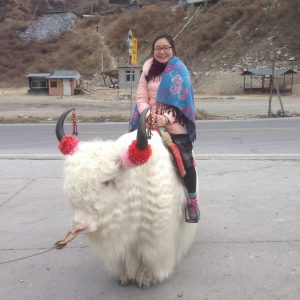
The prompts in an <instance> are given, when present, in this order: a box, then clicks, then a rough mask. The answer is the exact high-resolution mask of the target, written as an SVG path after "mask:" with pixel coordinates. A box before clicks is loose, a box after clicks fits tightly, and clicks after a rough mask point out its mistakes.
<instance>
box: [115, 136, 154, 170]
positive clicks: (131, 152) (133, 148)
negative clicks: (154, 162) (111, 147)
mask: <svg viewBox="0 0 300 300" xmlns="http://www.w3.org/2000/svg"><path fill="white" fill-rule="evenodd" d="M151 154H152V149H151V146H150V145H149V144H148V145H147V148H145V149H139V148H138V147H137V141H136V140H133V141H132V143H131V145H129V146H128V148H127V149H125V150H124V151H123V152H122V153H121V162H122V165H123V167H124V168H133V167H136V166H141V165H143V164H144V163H146V162H147V161H148V160H149V158H150V156H151Z"/></svg>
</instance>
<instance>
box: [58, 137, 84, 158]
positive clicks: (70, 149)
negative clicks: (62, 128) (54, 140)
mask: <svg viewBox="0 0 300 300" xmlns="http://www.w3.org/2000/svg"><path fill="white" fill-rule="evenodd" d="M79 142H80V141H79V140H78V139H77V138H76V137H74V136H72V135H67V136H64V137H63V138H62V139H61V141H60V143H59V145H58V149H59V150H60V152H61V153H62V154H64V155H67V154H69V155H72V154H73V153H74V152H75V150H76V146H77V145H78V143H79Z"/></svg>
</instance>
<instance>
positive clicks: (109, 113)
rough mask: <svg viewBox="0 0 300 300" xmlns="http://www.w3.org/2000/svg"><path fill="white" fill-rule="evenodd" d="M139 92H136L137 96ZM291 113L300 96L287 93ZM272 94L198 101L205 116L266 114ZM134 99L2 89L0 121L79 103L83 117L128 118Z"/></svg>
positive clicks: (40, 116) (30, 118)
mask: <svg viewBox="0 0 300 300" xmlns="http://www.w3.org/2000/svg"><path fill="white" fill-rule="evenodd" d="M134 98H135V95H133V99H134ZM282 102H283V108H284V112H285V113H286V115H287V116H300V97H295V96H283V97H282ZM268 103H269V95H259V96H249V95H247V96H245V95H233V96H216V95H195V105H196V108H197V110H199V111H200V112H201V113H199V114H198V117H199V118H202V119H244V118H257V117H266V116H267V114H268ZM133 106H134V102H131V101H130V90H114V89H108V88H101V89H98V90H96V91H93V93H92V94H91V95H80V96H63V97H52V96H47V95H28V94H27V91H26V88H22V89H2V90H0V122H1V123H12V122H39V121H43V122H44V121H47V122H51V121H55V120H56V119H57V118H58V116H59V115H60V114H61V113H62V112H63V111H65V110H67V109H69V108H73V107H75V108H76V109H77V114H78V118H79V120H82V121H108V120H111V121H127V120H128V119H129V116H130V112H131V110H132V107H133ZM280 111H281V106H280V102H279V99H278V97H277V95H273V100H272V113H273V114H274V115H278V112H280Z"/></svg>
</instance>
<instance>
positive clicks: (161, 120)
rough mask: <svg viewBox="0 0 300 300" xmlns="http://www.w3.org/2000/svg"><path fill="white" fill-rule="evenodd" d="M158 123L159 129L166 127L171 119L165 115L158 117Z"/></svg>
mask: <svg viewBox="0 0 300 300" xmlns="http://www.w3.org/2000/svg"><path fill="white" fill-rule="evenodd" d="M156 123H157V126H158V127H165V126H166V125H167V124H168V123H169V119H168V118H167V117H166V116H164V115H156Z"/></svg>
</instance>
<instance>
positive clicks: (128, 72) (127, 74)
mask: <svg viewBox="0 0 300 300" xmlns="http://www.w3.org/2000/svg"><path fill="white" fill-rule="evenodd" d="M130 73H131V72H130V70H128V71H126V73H125V76H126V81H130ZM131 76H132V81H134V71H132V74H131Z"/></svg>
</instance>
